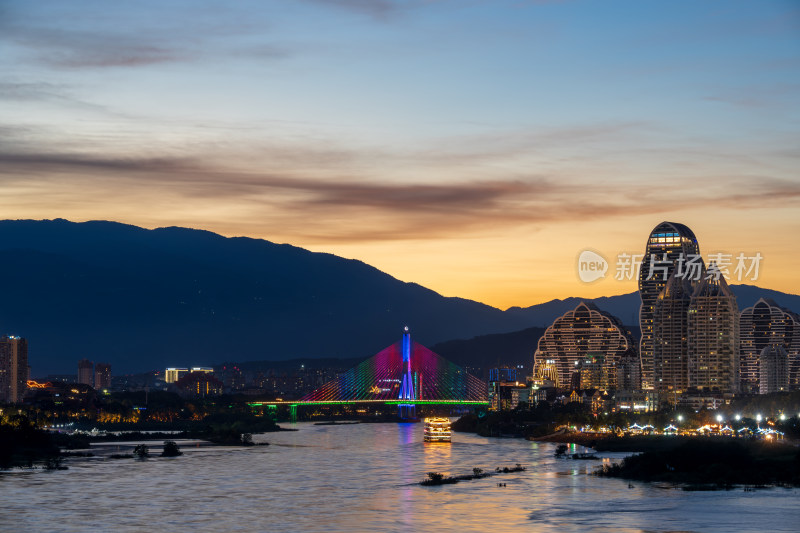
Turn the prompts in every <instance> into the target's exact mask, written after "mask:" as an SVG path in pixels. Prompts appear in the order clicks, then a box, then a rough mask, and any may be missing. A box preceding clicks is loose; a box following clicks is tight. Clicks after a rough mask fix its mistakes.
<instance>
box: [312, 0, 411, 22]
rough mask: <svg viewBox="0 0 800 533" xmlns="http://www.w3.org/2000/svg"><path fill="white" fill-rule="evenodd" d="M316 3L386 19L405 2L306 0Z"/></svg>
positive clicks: (382, 0) (388, 0)
mask: <svg viewBox="0 0 800 533" xmlns="http://www.w3.org/2000/svg"><path fill="white" fill-rule="evenodd" d="M305 1H306V2H311V3H314V4H319V5H324V6H332V7H338V8H342V9H347V10H350V11H355V12H358V13H364V14H367V15H369V16H372V17H375V18H378V19H385V18H387V17H388V16H389V15H392V14H394V13H396V12H397V11H398V10H399V9H400V8H401V4H403V2H400V1H398V0H395V1H392V0H305Z"/></svg>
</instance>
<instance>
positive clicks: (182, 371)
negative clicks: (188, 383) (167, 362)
mask: <svg viewBox="0 0 800 533" xmlns="http://www.w3.org/2000/svg"><path fill="white" fill-rule="evenodd" d="M188 373H189V369H188V368H174V367H170V368H167V370H166V371H165V372H164V381H166V382H167V383H175V382H176V381H178V380H179V379H181V378H182V377H183V376H185V375H186V374H188Z"/></svg>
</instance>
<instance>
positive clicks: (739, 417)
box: [733, 415, 742, 422]
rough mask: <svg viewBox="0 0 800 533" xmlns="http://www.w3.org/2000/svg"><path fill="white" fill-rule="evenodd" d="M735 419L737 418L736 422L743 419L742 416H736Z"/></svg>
mask: <svg viewBox="0 0 800 533" xmlns="http://www.w3.org/2000/svg"><path fill="white" fill-rule="evenodd" d="M733 418H735V419H736V421H737V422H738V421H739V420H741V419H742V415H736V416H734V417H733Z"/></svg>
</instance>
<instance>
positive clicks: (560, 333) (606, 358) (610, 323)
mask: <svg viewBox="0 0 800 533" xmlns="http://www.w3.org/2000/svg"><path fill="white" fill-rule="evenodd" d="M633 349H634V341H633V339H632V338H631V337H630V335H629V334H628V332H627V331H626V330H625V328H624V326H623V325H622V322H620V320H619V319H618V318H616V317H614V316H612V315H611V314H609V313H606V312H605V311H601V310H600V309H598V308H597V307H596V306H595V305H594V304H592V303H586V302H581V303H580V304H578V306H577V307H576V308H575V309H573V310H572V311H567V312H566V313H564V315H563V316H561V317H559V318H557V319H556V320H555V322H553V324H552V325H551V326H550V327H548V328H547V329H546V330H545V332H544V334H543V335H542V336H541V337H540V338H539V344H538V347H537V349H536V353H535V354H534V368H535V369H539V372H541V371H542V369H543V368H546V367H547V366H548V365H555V369H556V377H557V383H558V384H559V386H560V387H561V388H575V387H574V385H575V381H576V380H575V379H574V378H575V377H576V376H580V370H581V369H580V366H581V365H582V364H586V363H585V362H586V361H590V363H589V364H591V361H595V362H596V363H595V366H597V362H600V361H602V362H600V366H601V371H600V372H594V375H599V376H601V377H600V378H599V379H605V381H606V383H607V385H608V388H610V389H613V388H616V387H617V364H618V362H619V360H620V358H621V357H622V356H623V354H625V353H626V352H628V351H629V350H633ZM602 376H605V378H602ZM577 381H579V379H578V380H577ZM579 386H580V385H579Z"/></svg>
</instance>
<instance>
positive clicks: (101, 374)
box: [94, 363, 111, 390]
mask: <svg viewBox="0 0 800 533" xmlns="http://www.w3.org/2000/svg"><path fill="white" fill-rule="evenodd" d="M94 388H95V389H98V390H101V389H110V388H111V365H110V364H108V363H97V364H96V365H94Z"/></svg>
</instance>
